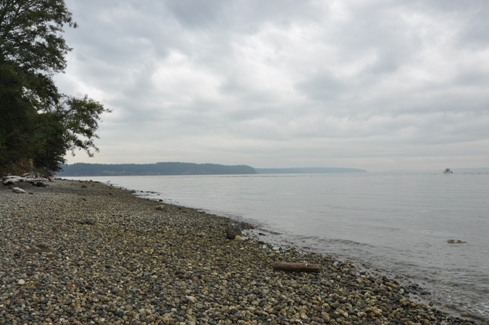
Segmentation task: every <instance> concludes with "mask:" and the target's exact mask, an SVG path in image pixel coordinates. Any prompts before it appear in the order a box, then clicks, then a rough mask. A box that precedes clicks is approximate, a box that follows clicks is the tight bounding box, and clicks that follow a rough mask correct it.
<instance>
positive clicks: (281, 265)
mask: <svg viewBox="0 0 489 325" xmlns="http://www.w3.org/2000/svg"><path fill="white" fill-rule="evenodd" d="M273 269H274V270H275V271H277V270H280V271H290V272H316V273H319V272H321V266H319V264H309V263H287V262H278V263H275V264H273Z"/></svg>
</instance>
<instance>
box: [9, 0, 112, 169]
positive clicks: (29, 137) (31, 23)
mask: <svg viewBox="0 0 489 325" xmlns="http://www.w3.org/2000/svg"><path fill="white" fill-rule="evenodd" d="M64 26H69V27H73V28H76V23H75V22H73V21H72V17H71V13H70V12H69V11H68V9H67V8H66V6H65V3H64V0H0V116H1V118H0V172H3V173H5V172H8V171H9V170H12V168H13V167H15V166H17V165H18V164H19V162H22V161H29V160H31V161H33V164H34V166H35V167H38V168H44V169H46V170H48V171H58V170H59V165H60V164H61V163H64V162H65V159H64V156H65V154H66V152H67V151H71V153H72V154H75V151H76V150H77V149H80V150H84V151H86V152H87V153H88V155H89V156H93V153H94V152H97V151H98V148H97V147H96V146H95V143H94V139H96V138H98V136H97V134H96V130H97V129H98V123H99V121H100V116H101V114H102V113H104V112H108V111H109V110H108V109H106V108H104V107H103V106H102V105H101V104H99V103H98V102H96V101H94V100H92V99H90V98H88V97H87V96H85V97H83V98H75V97H71V96H66V95H64V94H60V93H59V91H58V88H57V87H56V85H55V84H54V82H53V80H52V76H53V75H54V74H55V73H59V72H62V71H63V70H64V69H65V68H66V60H65V56H66V54H67V53H68V51H70V50H71V49H70V48H69V47H68V46H67V44H66V42H65V40H64V38H63V36H62V32H63V27H64Z"/></svg>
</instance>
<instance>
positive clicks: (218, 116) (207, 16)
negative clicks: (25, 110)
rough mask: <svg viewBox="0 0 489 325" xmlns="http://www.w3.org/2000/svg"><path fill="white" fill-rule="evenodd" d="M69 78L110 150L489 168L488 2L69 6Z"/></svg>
mask: <svg viewBox="0 0 489 325" xmlns="http://www.w3.org/2000/svg"><path fill="white" fill-rule="evenodd" d="M66 3H67V6H68V8H69V9H70V11H71V12H72V13H73V16H74V20H75V21H76V22H77V23H78V24H79V28H77V29H68V28H67V30H66V33H65V37H66V39H67V41H68V44H69V46H70V47H72V48H73V51H72V52H71V53H70V54H69V55H68V68H67V70H66V73H65V74H62V75H58V76H56V81H57V84H58V86H59V87H60V89H61V90H62V91H63V92H64V93H66V94H69V95H75V96H83V95H85V94H88V96H89V97H91V98H93V99H95V100H97V101H99V102H101V103H103V104H104V105H105V106H106V107H108V108H110V109H112V110H113V112H112V113H111V114H107V115H104V116H103V122H102V123H101V124H100V128H99V132H98V133H99V135H100V139H99V140H98V141H97V145H98V146H99V148H100V152H99V153H98V154H96V155H95V157H94V158H89V157H88V156H87V155H86V154H85V153H83V152H79V153H78V154H77V155H76V156H75V157H71V156H68V157H67V158H68V163H75V162H90V163H155V162H159V161H181V162H196V163H205V162H209V163H218V164H227V165H235V164H247V165H251V166H253V167H352V168H363V169H367V170H368V171H384V170H392V169H407V170H422V169H440V170H442V169H444V168H447V167H450V168H456V167H489V23H488V22H489V19H488V17H489V2H488V1H486V0H480V1H471V0H467V1H459V0H456V1H448V0H439V1H425V0H423V1H414V0H406V1H400V0H393V1H382V0H378V1H375V0H371V1H370V0H351V1H350V0H341V1H326V0H315V1H305V0H293V1H291V0H280V1H279V0H266V1H264V0H259V1H258V0H247V1H245V0H242V1H241V0H213V1H210V0H209V1H200V0H199V1H197V0H192V1H190V0H168V1H162V0H104V1H100V0H83V1H78V0H67V1H66Z"/></svg>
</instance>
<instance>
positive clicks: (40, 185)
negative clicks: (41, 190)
mask: <svg viewBox="0 0 489 325" xmlns="http://www.w3.org/2000/svg"><path fill="white" fill-rule="evenodd" d="M31 184H32V186H37V187H46V186H47V185H46V184H44V183H43V182H41V181H34V182H31Z"/></svg>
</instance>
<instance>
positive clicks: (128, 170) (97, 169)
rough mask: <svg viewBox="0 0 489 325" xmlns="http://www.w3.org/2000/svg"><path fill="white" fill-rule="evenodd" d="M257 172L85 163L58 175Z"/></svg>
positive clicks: (177, 164)
mask: <svg viewBox="0 0 489 325" xmlns="http://www.w3.org/2000/svg"><path fill="white" fill-rule="evenodd" d="M226 174H256V171H255V169H254V168H253V167H250V166H246V165H238V166H225V165H217V164H194V163H182V162H158V163H156V164H84V163H77V164H73V165H63V166H62V171H60V172H58V173H57V174H56V175H57V176H116V175H118V176H123V175H126V176H128V175H226Z"/></svg>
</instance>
